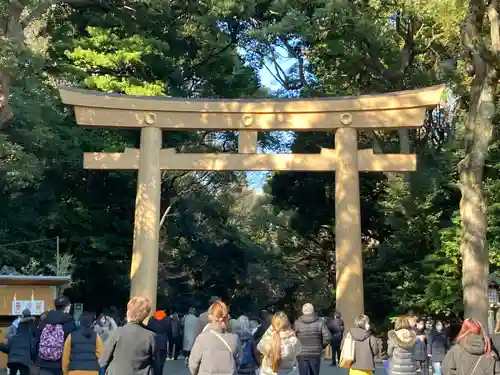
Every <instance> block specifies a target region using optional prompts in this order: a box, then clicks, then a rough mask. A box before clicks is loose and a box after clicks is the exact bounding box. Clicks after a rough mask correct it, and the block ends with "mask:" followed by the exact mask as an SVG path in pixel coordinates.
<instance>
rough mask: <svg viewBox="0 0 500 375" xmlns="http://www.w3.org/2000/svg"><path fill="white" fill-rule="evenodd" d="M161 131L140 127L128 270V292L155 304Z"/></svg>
mask: <svg viewBox="0 0 500 375" xmlns="http://www.w3.org/2000/svg"><path fill="white" fill-rule="evenodd" d="M161 144H162V131H161V129H159V128H154V127H144V128H142V129H141V151H140V156H139V172H138V177H137V198H136V201H135V223H134V244H133V250H132V266H131V270H130V283H131V290H130V294H131V296H132V297H133V296H145V297H148V298H149V300H150V301H151V303H152V305H153V309H152V311H155V307H156V289H157V282H158V251H159V237H160V203H161V202H160V198H161V170H160V149H161Z"/></svg>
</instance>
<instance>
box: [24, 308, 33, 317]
mask: <svg viewBox="0 0 500 375" xmlns="http://www.w3.org/2000/svg"><path fill="white" fill-rule="evenodd" d="M22 315H23V318H29V317H31V311H30V310H29V309H24V310H23V314H22Z"/></svg>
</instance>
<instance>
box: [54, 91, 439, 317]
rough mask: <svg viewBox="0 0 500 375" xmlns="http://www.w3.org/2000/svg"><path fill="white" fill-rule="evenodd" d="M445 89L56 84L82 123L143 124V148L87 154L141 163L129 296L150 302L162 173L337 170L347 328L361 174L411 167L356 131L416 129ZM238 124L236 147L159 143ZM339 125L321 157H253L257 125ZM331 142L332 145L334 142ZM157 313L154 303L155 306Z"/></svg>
mask: <svg viewBox="0 0 500 375" xmlns="http://www.w3.org/2000/svg"><path fill="white" fill-rule="evenodd" d="M443 90H444V86H442V85H441V86H433V87H429V88H424V89H418V90H411V91H401V92H394V93H389V94H383V95H364V96H359V97H340V98H318V99H286V100H274V99H270V100H262V99H258V100H252V99H248V100H247V99H240V100H229V99H228V100H219V99H213V100H210V99H209V100H202V99H174V98H167V97H138V96H127V95H118V94H104V93H101V92H95V91H88V90H79V89H73V88H64V87H63V88H60V90H59V91H60V94H61V98H62V101H63V102H64V103H66V104H70V105H73V106H74V107H75V116H76V121H77V123H78V124H79V125H85V126H94V127H117V128H141V144H140V149H126V150H125V151H124V152H123V153H100V152H97V153H85V154H84V168H86V169H121V170H135V169H137V170H138V182H137V199H136V208H135V223H134V240H133V254H132V266H131V271H130V278H131V295H144V296H147V297H148V298H150V300H151V302H152V303H153V305H155V304H156V291H157V280H158V250H159V249H158V247H159V221H160V191H161V189H160V183H161V179H160V177H161V171H162V170H187V171H317V172H319V171H331V172H335V239H336V278H337V286H336V299H337V309H338V310H339V311H341V312H342V314H343V316H344V320H345V321H346V323H347V325H349V326H350V325H351V324H352V322H353V319H354V317H355V316H357V315H358V314H361V313H363V312H364V303H363V298H364V297H363V262H362V245H361V222H360V197H359V172H360V171H363V172H366V171H368V172H407V171H414V170H416V156H415V155H406V154H374V153H373V150H372V149H363V150H359V149H358V129H370V130H376V129H389V128H392V129H395V128H396V129H397V128H417V127H420V126H422V125H423V124H424V120H425V113H426V110H427V109H431V108H434V107H436V106H437V105H438V103H439V101H440V98H441V95H442V93H443ZM164 129H167V130H177V131H196V130H203V131H228V130H234V131H238V134H239V139H238V153H206V154H205V153H202V154H196V153H186V154H179V153H177V152H176V151H175V150H173V149H162V130H164ZM277 130H293V131H323V132H330V131H335V148H331V149H330V148H324V149H322V150H321V152H320V153H319V154H312V155H311V154H307V155H302V154H257V133H258V132H259V131H277ZM332 146H333V145H332ZM153 311H154V310H153Z"/></svg>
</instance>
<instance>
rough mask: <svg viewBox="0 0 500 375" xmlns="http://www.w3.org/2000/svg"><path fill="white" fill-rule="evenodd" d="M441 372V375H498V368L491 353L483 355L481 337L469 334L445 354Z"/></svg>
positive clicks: (496, 361) (499, 370) (499, 369)
mask: <svg viewBox="0 0 500 375" xmlns="http://www.w3.org/2000/svg"><path fill="white" fill-rule="evenodd" d="M476 365H477V366H476ZM474 368H475V370H474ZM473 370H474V371H473ZM441 371H442V373H443V375H499V374H500V366H499V362H498V358H497V357H496V355H495V354H494V353H493V352H491V353H490V354H484V340H483V337H482V336H479V335H475V334H470V335H468V336H467V337H465V339H462V340H460V341H459V342H458V343H457V344H456V345H454V346H453V347H452V348H451V350H450V351H449V352H448V353H446V356H445V357H444V360H443V364H442V366H441Z"/></svg>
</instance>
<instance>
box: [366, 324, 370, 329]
mask: <svg viewBox="0 0 500 375" xmlns="http://www.w3.org/2000/svg"><path fill="white" fill-rule="evenodd" d="M365 329H366V330H367V331H369V330H370V324H368V323H366V324H365Z"/></svg>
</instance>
